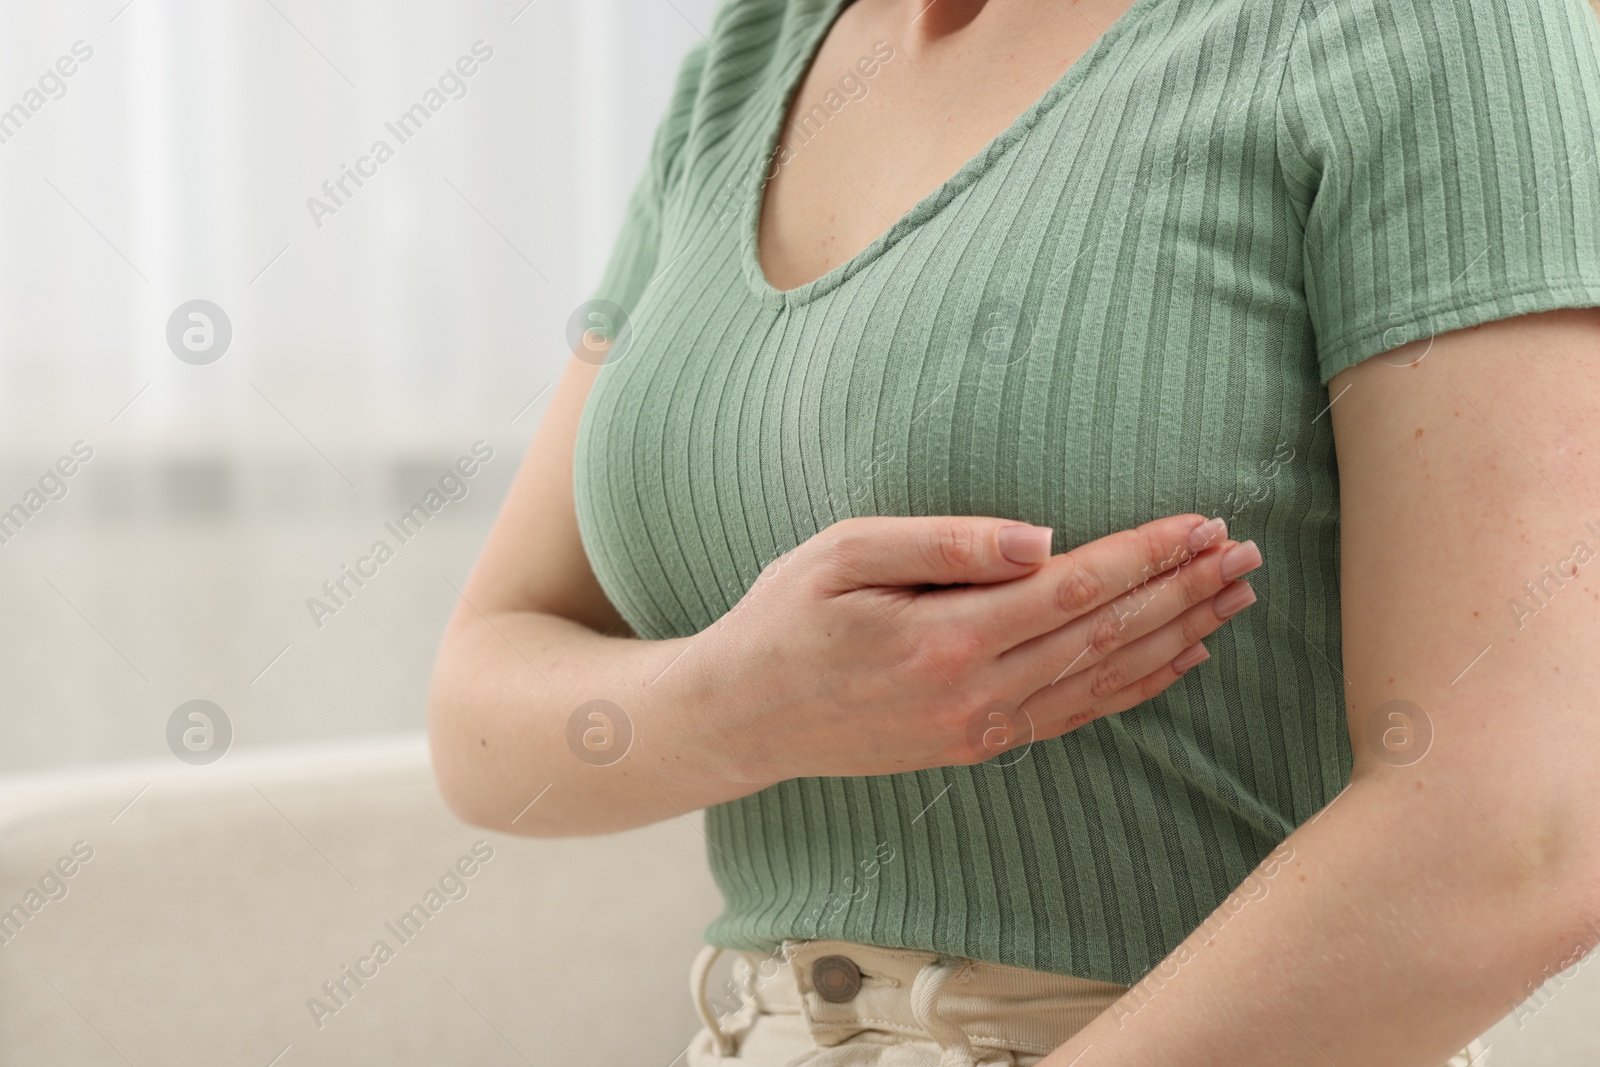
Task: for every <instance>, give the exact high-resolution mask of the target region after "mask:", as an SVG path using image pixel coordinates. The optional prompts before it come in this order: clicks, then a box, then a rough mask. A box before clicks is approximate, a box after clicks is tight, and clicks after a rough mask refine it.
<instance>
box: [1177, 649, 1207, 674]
mask: <svg viewBox="0 0 1600 1067" xmlns="http://www.w3.org/2000/svg"><path fill="white" fill-rule="evenodd" d="M1210 658H1211V650H1210V649H1209V648H1207V647H1206V646H1205V643H1204V642H1203V641H1196V642H1195V643H1194V644H1192V645H1190V646H1189V647H1188V648H1186V649H1184V650H1183V651H1182V652H1179V653H1178V658H1177V659H1175V660H1173V661H1172V669H1173V670H1174V671H1175V672H1177V673H1178V674H1182V673H1183V672H1184V671H1186V670H1188V669H1189V668H1190V667H1193V666H1194V665H1195V664H1197V663H1204V662H1205V661H1206V660H1208V659H1210Z"/></svg>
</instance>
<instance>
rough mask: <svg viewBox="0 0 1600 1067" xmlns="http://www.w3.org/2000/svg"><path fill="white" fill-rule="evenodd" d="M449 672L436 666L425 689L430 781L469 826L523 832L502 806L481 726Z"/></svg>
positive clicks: (505, 831)
mask: <svg viewBox="0 0 1600 1067" xmlns="http://www.w3.org/2000/svg"><path fill="white" fill-rule="evenodd" d="M448 674H449V672H448V671H447V669H446V665H445V664H443V663H441V664H440V665H439V666H438V667H436V668H435V671H434V678H433V684H432V686H431V689H430V691H429V694H428V710H427V716H428V759H429V763H430V764H431V766H432V769H433V781H434V787H435V788H436V789H437V790H438V792H439V797H440V799H441V800H443V801H444V805H445V807H446V808H447V809H448V810H449V811H450V813H451V814H452V815H454V816H455V817H456V818H457V819H459V820H460V821H461V822H463V823H465V824H466V825H468V826H471V827H475V828H477V829H481V830H493V831H495V832H497V833H527V828H525V827H523V826H521V825H513V823H512V817H513V816H514V815H516V812H515V810H513V811H511V812H509V813H507V812H504V811H502V810H501V809H502V808H504V807H505V806H506V804H505V803H503V802H501V799H500V796H499V793H500V790H498V789H497V788H496V787H495V782H496V778H497V776H496V775H495V774H494V771H493V767H492V766H490V760H489V753H490V751H491V750H490V749H489V747H488V738H487V736H486V732H485V730H483V729H480V725H481V724H479V723H477V722H476V720H475V716H474V712H473V709H472V708H471V707H469V706H467V704H466V703H465V702H464V701H463V699H462V698H461V695H460V694H459V693H458V692H457V691H456V690H455V688H454V687H452V686H451V685H449V684H448ZM523 821H524V822H525V821H526V820H523Z"/></svg>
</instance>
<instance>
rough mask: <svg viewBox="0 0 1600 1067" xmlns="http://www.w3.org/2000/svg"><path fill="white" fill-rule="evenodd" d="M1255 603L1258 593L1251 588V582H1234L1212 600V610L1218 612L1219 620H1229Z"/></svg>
mask: <svg viewBox="0 0 1600 1067" xmlns="http://www.w3.org/2000/svg"><path fill="white" fill-rule="evenodd" d="M1255 602H1256V591H1255V590H1254V589H1251V588H1250V583H1249V582H1234V583H1233V584H1232V585H1230V586H1228V588H1226V589H1224V590H1223V591H1222V592H1220V593H1218V594H1217V595H1216V596H1214V597H1212V598H1211V610H1212V611H1214V612H1216V614H1217V618H1219V619H1227V618H1231V617H1232V616H1234V615H1237V614H1238V613H1239V612H1241V611H1243V610H1244V609H1245V608H1247V607H1249V606H1250V605H1251V604H1254V603H1255Z"/></svg>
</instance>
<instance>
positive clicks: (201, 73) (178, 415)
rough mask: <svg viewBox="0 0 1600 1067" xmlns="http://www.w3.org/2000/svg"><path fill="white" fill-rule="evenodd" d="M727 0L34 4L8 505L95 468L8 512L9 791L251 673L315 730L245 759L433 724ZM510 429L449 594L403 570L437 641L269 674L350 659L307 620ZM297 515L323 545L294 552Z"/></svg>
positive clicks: (25, 89) (11, 329)
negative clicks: (468, 575) (672, 122)
mask: <svg viewBox="0 0 1600 1067" xmlns="http://www.w3.org/2000/svg"><path fill="white" fill-rule="evenodd" d="M711 7H712V3H711V0H533V2H532V3H529V2H528V0H496V2H492V3H491V2H452V3H430V4H424V3H394V2H392V0H382V2H380V0H339V2H337V3H333V2H326V0H324V2H317V0H218V2H200V0H190V2H179V0H132V2H128V0H103V2H99V0H97V2H94V3H87V2H83V3H63V4H23V3H8V4H6V5H5V6H4V8H3V9H0V205H3V207H0V446H3V450H0V511H3V510H4V509H8V508H12V507H13V506H15V505H17V504H18V503H24V506H26V503H25V501H26V500H27V499H29V493H30V491H31V490H32V489H34V488H36V487H37V485H38V482H39V479H40V477H41V475H42V474H43V473H44V472H46V471H47V470H48V469H49V468H50V467H51V466H52V465H53V464H54V463H55V462H56V461H57V459H58V458H59V457H61V456H63V455H66V454H69V453H70V450H71V449H72V447H73V445H74V444H75V443H76V442H79V441H82V442H85V444H86V446H87V447H88V448H91V449H92V450H93V459H92V460H91V461H89V462H88V463H85V464H83V465H82V466H81V469H80V470H78V471H77V472H76V473H75V474H74V475H73V476H72V477H70V478H66V479H64V481H65V484H66V486H67V491H66V495H65V496H64V497H62V498H60V499H51V500H48V501H47V503H46V506H44V507H42V508H41V509H39V510H37V511H36V512H30V517H29V518H28V520H27V522H26V524H25V526H24V527H23V528H21V530H20V532H17V531H15V530H13V529H12V528H11V527H9V526H7V525H5V524H4V523H3V522H0V536H4V537H5V538H6V539H5V540H4V541H3V543H0V595H3V596H4V597H5V600H6V603H7V606H8V615H9V616H10V618H8V619H7V620H6V621H5V622H0V644H3V645H5V646H6V647H7V648H9V649H10V650H11V651H10V652H9V653H0V673H3V675H4V681H5V684H4V686H3V687H0V692H4V694H5V695H4V696H3V697H0V770H3V769H6V768H7V767H15V766H34V765H41V764H48V763H62V762H72V761H74V760H77V759H95V758H110V757H112V756H115V755H118V754H126V753H128V752H159V751H160V750H161V746H162V742H161V740H160V738H159V736H157V732H156V731H154V730H150V729H145V727H144V726H142V725H141V726H137V727H134V726H125V725H118V724H125V723H126V722H127V721H128V720H129V718H130V717H133V718H137V717H138V716H139V715H143V716H145V717H146V718H148V719H149V720H150V722H152V723H154V722H157V721H158V720H160V719H162V718H163V716H164V714H165V712H164V710H163V709H167V708H168V707H169V706H170V705H175V704H176V703H178V702H180V701H181V699H187V698H188V697H190V696H201V695H206V693H205V692H196V690H205V691H206V692H213V693H216V692H220V693H221V697H220V698H221V699H227V698H228V694H229V693H230V692H233V691H234V690H236V689H237V691H238V693H239V694H241V695H239V696H236V697H234V698H233V699H235V700H236V701H237V702H239V706H240V707H241V712H242V713H243V712H244V708H245V702H246V701H247V700H257V701H260V700H262V699H265V698H263V697H261V694H262V693H263V691H264V690H265V689H266V688H267V687H268V684H269V682H272V683H276V684H277V685H279V687H280V689H279V691H277V692H276V693H275V694H274V695H273V696H272V698H271V699H272V700H273V701H274V702H276V704H277V705H279V706H280V710H281V711H282V715H281V716H280V717H279V718H278V719H273V720H271V722H272V725H270V726H268V725H265V724H264V723H263V725H261V726H260V728H259V729H255V730H251V729H249V728H246V729H243V730H241V732H240V737H241V742H246V741H248V740H249V739H250V738H251V737H257V738H260V737H268V736H270V737H272V738H274V739H282V738H284V737H292V736H297V731H301V728H300V727H299V726H296V725H294V723H295V722H296V721H297V720H296V718H295V715H296V714H303V715H305V717H306V725H305V729H304V731H301V732H320V733H328V732H332V733H339V732H351V731H359V730H376V729H389V728H400V727H403V726H415V725H417V724H418V723H419V722H420V712H419V708H420V700H421V694H420V693H419V692H417V689H418V684H419V683H418V679H419V677H423V676H425V670H424V671H422V672H421V673H420V674H419V672H418V671H417V670H415V669H412V668H409V667H406V668H395V667H394V664H395V660H396V659H397V658H398V657H400V656H404V657H409V658H413V659H415V658H417V657H419V656H420V657H421V658H422V660H424V661H425V660H426V658H427V651H428V649H429V647H430V646H431V644H432V642H433V641H435V640H436V639H437V635H438V627H439V625H440V624H442V621H443V616H442V612H443V610H446V609H447V608H448V603H449V596H450V593H449V589H448V588H446V587H445V585H444V583H443V581H442V577H445V576H448V577H449V578H450V580H451V581H458V580H459V576H460V575H461V574H462V573H463V572H464V569H465V567H466V566H467V565H468V564H470V561H471V555H472V551H473V549H474V548H475V545H476V542H477V540H478V539H479V538H480V537H481V534H482V531H483V528H484V527H485V526H486V525H487V522H488V521H489V518H490V517H491V516H492V513H493V504H494V503H495V500H494V499H492V498H493V497H495V496H497V495H498V494H499V492H500V491H501V490H502V489H503V486H504V484H505V482H506V481H508V480H509V478H510V475H511V473H512V469H513V468H514V466H515V464H516V462H517V458H518V457H519V456H520V453H521V452H522V449H523V448H524V447H525V445H526V443H527V440H528V438H529V436H530V435H531V433H532V431H533V428H534V427H535V425H536V424H537V421H538V419H539V417H540V416H541V415H542V413H543V410H544V405H545V401H546V400H547V399H548V395H549V394H548V392H545V393H543V395H542V396H541V391H542V390H544V389H545V388H546V387H547V386H548V385H549V384H550V382H551V381H552V380H553V378H554V377H555V375H556V374H557V373H558V371H559V369H560V367H561V365H562V364H563V363H564V361H565V358H566V347H567V344H566V341H565V333H566V323H567V319H568V317H569V315H570V314H571V312H572V310H573V309H574V307H575V306H576V305H577V304H578V303H579V302H580V301H581V300H583V299H584V298H585V297H586V296H587V294H588V290H589V287H590V286H591V285H592V284H593V283H594V281H595V280H596V279H597V278H598V275H599V273H600V270H601V268H602V266H603V265H604V261H605V257H606V254H607V253H608V251H609V248H610V245H611V242H612V239H613V237H614V235H615V231H616V226H617V224H618V222H619V218H620V213H621V209H622V206H623V203H624V201H625V199H626V196H627V193H628V191H629V189H630V187H631V185H632V183H633V181H634V179H635V177H636V176H637V174H638V173H639V170H640V167H641V166H642V165H643V160H644V158H645V153H646V150H647V148H648V144H649V139H650V135H651V133H652V131H653V129H654V127H655V124H656V122H657V120H658V119H659V118H660V116H661V114H662V110H663V108H664V106H665V102H666V94H667V91H668V89H669V87H670V84H671V81H672V78H673V76H674V74H675V72H676V69H677V65H678V62H679V60H680V58H681V56H682V54H683V52H684V51H685V50H686V49H687V48H688V47H689V46H690V44H691V43H693V42H694V41H696V40H698V39H699V36H700V34H701V33H702V32H703V31H705V30H706V29H708V27H709V23H710V18H711ZM69 71H70V73H67V72H69ZM468 71H470V74H469V73H467V72H468ZM414 105H417V106H418V108H419V110H417V111H415V112H413V115H414V118H413V120H412V121H413V124H414V125H416V126H420V128H413V127H411V126H408V127H403V128H400V132H401V133H404V134H406V135H407V136H405V137H404V138H403V139H402V138H401V137H400V136H397V134H396V131H395V129H391V125H392V124H396V123H397V122H398V120H399V119H400V117H401V116H402V115H404V114H406V113H407V112H408V110H409V109H412V108H413V106H414ZM6 109H9V110H6ZM424 120H425V121H424ZM378 141H383V142H386V144H387V146H388V148H389V149H390V150H391V152H392V155H390V156H386V157H385V158H384V159H383V161H382V162H378V161H377V160H376V159H374V158H372V157H371V153H372V150H373V148H374V147H375V142H378ZM348 170H361V171H363V172H365V173H366V175H367V176H366V177H365V178H364V179H362V181H361V182H360V184H359V185H358V184H356V183H355V180H354V179H352V178H350V177H348V176H347V172H348ZM341 180H342V185H343V188H342V189H341V188H340V183H341ZM324 183H329V187H331V189H332V190H333V195H330V193H329V192H328V190H327V189H325V187H324ZM335 195H336V196H337V201H335V199H334V197H335ZM313 198H314V199H315V200H316V201H320V202H321V204H322V205H324V207H319V208H315V210H314V209H313V207H314V205H311V204H309V203H308V202H309V201H312V200H313ZM325 208H326V209H328V210H325ZM195 299H202V300H206V301H210V302H211V303H213V304H215V305H216V306H217V307H219V308H220V309H222V313H223V314H224V315H225V316H226V318H227V321H228V323H229V324H230V325H231V331H232V338H231V341H230V343H229V345H228V348H227V350H226V351H225V353H223V355H222V356H221V357H220V358H218V359H216V360H215V361H214V362H210V363H203V364H196V363H191V362H185V361H184V360H182V359H180V358H178V356H177V355H175V354H174V351H173V350H172V349H171V348H170V347H169V343H168V337H167V327H168V320H169V318H171V317H172V315H173V313H174V311H175V309H177V308H178V307H179V306H180V305H182V304H184V303H185V302H187V301H191V300H195ZM186 321H187V320H186ZM196 321H198V320H196ZM213 326H216V324H213ZM535 397H539V399H538V401H537V402H535V403H533V404H532V405H531V406H529V401H532V400H534V398H535ZM514 416H516V421H513V417H514ZM477 440H486V441H489V442H491V443H492V445H493V447H494V448H495V449H496V450H497V459H496V461H495V464H494V465H492V467H491V469H490V470H489V471H488V474H487V475H486V478H487V480H486V481H484V482H483V484H484V485H485V486H488V487H489V490H488V491H485V492H482V493H479V494H478V496H477V497H476V498H474V500H473V504H472V507H473V508H476V509H477V510H475V511H474V510H472V509H470V508H465V509H458V510H459V511H460V512H461V513H462V514H464V515H467V516H469V517H472V516H475V518H473V519H472V521H471V523H470V524H469V526H468V527H462V526H461V521H464V520H461V521H457V527H458V531H457V534H455V535H450V536H447V535H445V534H440V535H439V536H438V537H436V538H434V542H435V545H434V548H433V549H430V550H429V551H437V552H438V553H439V556H438V558H437V559H429V560H427V563H428V567H429V568H431V569H430V570H429V572H428V573H426V574H423V573H421V571H422V570H424V569H425V568H423V567H422V566H421V564H420V562H419V561H417V560H413V561H411V570H412V571H416V572H418V573H415V574H413V573H409V572H408V573H405V574H403V575H401V576H397V577H395V578H393V579H385V581H387V582H388V584H389V586H390V587H392V588H391V589H390V590H389V591H388V592H387V593H385V594H384V596H388V597H391V598H394V601H393V602H391V603H390V604H389V606H388V610H387V612H385V614H393V613H394V611H395V610H396V608H395V604H396V602H398V603H401V604H404V603H407V602H408V601H407V600H406V597H407V596H408V595H410V596H411V597H412V599H411V601H409V602H411V603H415V604H417V605H418V607H417V610H416V611H415V612H414V613H411V614H410V615H408V616H407V617H408V619H409V620H410V621H408V623H407V625H408V626H410V628H409V629H406V630H404V632H403V633H401V634H400V635H399V636H396V635H395V634H393V633H391V632H390V631H388V630H382V633H383V634H384V637H383V639H382V640H379V639H378V638H377V637H376V636H374V635H375V634H376V633H377V632H378V631H379V629H380V628H381V627H383V626H387V625H389V624H388V623H386V622H385V623H380V622H378V621H377V620H376V619H374V620H371V621H369V623H368V624H367V625H368V627H369V630H371V631H372V633H371V634H369V640H368V642H367V643H368V644H369V645H371V646H372V647H371V648H370V649H369V650H368V651H366V652H362V651H359V650H356V651H352V650H350V649H343V650H341V651H340V652H338V654H334V651H333V650H334V648H335V647H336V646H334V645H333V644H332V643H331V642H332V641H334V640H336V639H332V638H329V639H327V640H326V641H325V642H324V644H323V645H322V646H321V649H320V650H321V652H322V654H323V655H324V658H325V659H326V660H327V662H324V663H321V664H320V665H319V664H318V661H317V658H316V656H317V652H316V651H313V652H310V653H306V654H304V655H302V656H300V657H298V658H299V659H300V661H301V663H300V666H298V667H296V666H294V665H293V664H294V662H295V659H296V658H297V657H295V655H294V653H293V652H291V653H290V654H289V655H286V656H285V657H284V659H283V663H282V664H281V665H280V667H281V670H280V667H274V668H273V670H274V672H278V673H276V674H274V675H272V676H269V678H268V679H264V680H263V681H262V682H261V683H260V684H255V685H254V686H252V685H251V682H250V680H251V676H252V675H253V674H254V673H255V672H256V671H257V670H259V668H260V667H261V666H262V665H263V664H264V663H265V662H266V661H267V660H268V659H270V658H271V656H272V655H273V654H274V653H275V652H276V651H277V650H278V648H280V647H282V646H284V645H290V646H296V642H299V641H303V642H304V643H305V645H308V646H313V647H314V648H315V647H316V646H314V644H313V642H314V641H315V640H321V639H322V638H323V634H322V632H321V631H317V630H313V629H311V628H310V625H309V623H308V622H307V621H306V619H305V618H304V614H305V608H304V603H303V602H304V601H305V600H306V599H307V598H308V597H310V596H311V595H312V594H313V593H314V592H315V591H316V588H317V586H318V584H319V583H320V582H321V581H322V580H323V579H324V578H326V577H327V576H328V575H330V574H332V573H334V572H335V571H336V570H337V567H338V566H339V565H340V564H341V563H343V562H348V561H349V557H350V556H351V554H352V553H354V552H355V551H357V550H359V549H360V548H362V547H364V543H365V542H366V541H367V540H369V539H370V538H369V537H368V532H369V531H375V530H376V529H378V527H377V526H376V525H375V520H377V519H379V518H381V517H382V516H384V515H386V514H393V513H394V512H395V511H396V510H398V509H400V508H402V507H403V506H404V505H405V504H406V502H407V501H408V500H409V499H410V498H411V496H412V495H414V493H415V489H416V486H418V485H422V484H425V483H426V482H428V481H429V480H430V479H431V478H433V477H436V476H437V472H438V471H440V470H443V469H445V468H446V467H447V466H448V465H449V463H450V462H451V461H452V460H453V459H454V458H455V457H456V456H457V455H459V454H461V453H463V452H465V451H466V450H467V449H468V448H469V447H470V446H471V444H472V443H473V442H474V441H477ZM51 484H52V485H53V483H51ZM32 499H34V500H35V501H37V498H32ZM13 525H15V523H13ZM285 530H292V531H293V535H294V537H298V538H300V540H298V541H295V540H292V539H291V540H285V538H287V537H289V534H287V533H285V534H283V536H281V537H280V536H278V534H277V533H273V534H272V535H271V536H267V533H266V532H267V531H285ZM430 532H431V531H430ZM451 536H453V537H454V539H453V540H452V539H451ZM296 552H298V553H300V555H298V556H297V555H294V553H296ZM413 587H414V589H413ZM424 589H426V590H429V592H426V593H423V592H421V590H424ZM407 590H412V593H408V592H407ZM435 590H437V591H435ZM440 591H442V592H440ZM441 596H442V598H443V599H441ZM371 599H372V600H374V601H381V600H383V596H374V597H372V598H371ZM355 606H357V607H359V606H360V605H355ZM371 610H372V611H374V612H377V611H378V608H376V607H374V608H373V609H371ZM401 614H402V615H406V614H407V613H406V612H402V613H401ZM356 625H357V624H356V623H351V624H350V625H349V626H348V627H347V628H351V629H353V628H354V627H355V626H356ZM331 628H332V625H331V623H330V624H329V626H328V627H326V628H325V629H331ZM351 640H352V641H355V639H354V638H352V639H351ZM397 642H398V644H399V647H398V648H396V647H395V645H396V643H397ZM357 643H359V642H357ZM385 645H387V646H388V647H387V649H386V648H385V647H384V646H385ZM296 647H297V649H298V646H296ZM119 659H120V660H121V662H118V661H119ZM352 663H354V664H355V667H354V669H355V671H356V676H357V678H358V681H355V682H351V683H349V685H348V686H347V688H345V689H344V690H342V692H341V696H340V699H338V700H337V701H329V702H327V703H325V704H320V705H319V703H318V702H319V700H321V699H323V698H322V697H320V696H319V691H320V692H322V693H326V692H327V691H328V689H329V686H330V685H333V684H334V683H333V682H332V681H330V679H332V678H334V677H335V676H336V675H338V674H339V673H340V672H341V671H347V670H349V669H351V664H352ZM130 666H131V667H132V668H133V670H131V671H130V670H129V667H130ZM386 667H387V668H389V669H390V670H389V674H387V675H386V674H385V670H386ZM396 669H398V670H399V673H400V675H403V676H404V677H403V684H394V685H392V687H391V688H387V689H386V688H384V686H385V685H391V683H390V682H387V681H384V679H385V678H388V677H392V676H393V673H394V670H396ZM296 670H300V671H303V672H304V673H303V674H301V675H296V674H295V673H294V672H295V671H296ZM141 678H142V679H143V681H141ZM308 707H316V708H317V712H316V713H315V714H312V713H311V712H296V711H295V710H293V709H296V708H300V709H304V708H308ZM258 710H260V711H261V712H262V718H263V720H264V722H265V720H266V719H267V716H266V714H265V709H263V708H258ZM41 716H45V717H48V718H49V720H50V721H51V722H52V724H53V726H52V728H51V729H45V728H43V727H41V726H39V721H40V719H39V717H41ZM286 724H287V725H286ZM51 730H54V731H55V732H56V733H57V735H58V736H59V735H60V734H61V732H62V731H64V732H65V734H66V735H68V736H71V737H74V738H78V739H79V741H80V743H77V744H76V745H75V746H68V750H66V751H61V750H59V749H60V746H59V745H55V747H54V748H52V745H53V742H51V741H50V738H49V734H50V733H51ZM124 730H125V731H126V732H125V733H124V732H119V731H124Z"/></svg>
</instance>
